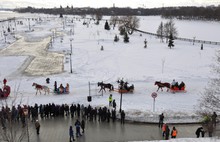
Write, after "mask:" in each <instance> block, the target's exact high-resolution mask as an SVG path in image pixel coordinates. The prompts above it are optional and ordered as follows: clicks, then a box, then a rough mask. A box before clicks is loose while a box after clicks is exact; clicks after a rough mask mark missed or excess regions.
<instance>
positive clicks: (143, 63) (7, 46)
mask: <svg viewBox="0 0 220 142" xmlns="http://www.w3.org/2000/svg"><path fill="white" fill-rule="evenodd" d="M0 14H2V13H0ZM4 15H6V14H4ZM8 15H11V14H8ZM3 17H4V16H3ZM40 17H41V18H40ZM26 18H29V20H28V19H26ZM104 18H109V17H104ZM39 19H41V20H39ZM140 19H141V25H140V29H141V30H146V31H149V32H154V33H155V32H156V29H157V27H158V25H159V23H160V22H161V19H160V17H157V16H156V17H151V16H150V17H140ZM19 21H22V22H23V24H19ZM19 21H17V20H16V21H11V22H2V23H0V24H1V27H0V31H1V35H0V49H1V50H0V66H1V70H0V81H1V83H2V80H3V79H4V78H6V79H8V84H9V85H10V86H11V88H12V93H11V95H10V97H9V98H7V100H6V101H7V103H10V102H12V100H14V99H15V98H16V100H17V103H20V102H22V104H29V105H33V104H35V103H38V104H45V103H52V102H53V103H56V104H61V103H68V104H71V103H80V104H85V105H88V104H90V105H92V106H94V107H95V106H107V105H108V97H109V94H110V93H111V94H113V99H115V100H116V103H117V109H119V106H120V94H119V93H118V92H116V91H114V92H108V91H107V92H104V93H103V95H102V93H101V92H100V93H99V92H98V91H99V89H100V88H99V87H98V86H97V82H100V81H103V82H105V83H111V84H113V85H114V87H115V88H117V86H118V84H117V82H116V81H117V80H118V79H121V78H123V79H124V80H125V81H128V82H129V85H131V84H134V86H135V90H134V93H127V94H123V98H122V109H123V110H125V112H126V118H127V119H130V120H135V121H144V122H157V121H158V115H159V114H160V113H164V114H165V121H166V122H167V123H175V122H180V123H181V122H183V123H185V122H195V121H199V119H197V114H196V111H197V110H199V108H198V106H197V104H198V100H199V99H200V97H201V92H203V89H204V87H205V86H206V85H207V83H208V81H209V77H211V72H210V71H211V68H210V66H211V65H212V64H213V63H214V62H215V59H214V58H215V52H216V50H218V48H219V46H214V45H204V50H200V47H201V44H197V43H195V45H192V43H189V42H183V41H175V42H174V44H175V47H174V48H172V49H169V48H168V47H167V44H166V43H161V42H160V40H159V39H157V38H155V37H153V36H149V35H145V34H142V36H140V33H137V32H135V33H134V34H133V35H131V36H130V42H129V43H126V44H125V43H124V42H123V37H122V36H119V38H120V40H119V42H114V41H113V40H114V36H115V35H116V34H117V35H119V31H118V30H117V29H118V28H115V29H113V28H112V27H111V30H110V31H106V30H104V24H105V21H101V22H100V25H95V24H94V23H95V22H94V21H93V20H89V19H86V20H83V19H79V18H77V19H76V18H74V17H73V16H71V17H70V16H68V17H66V18H63V19H62V18H58V16H56V17H55V16H51V15H39V14H37V15H30V14H28V16H26V17H25V18H24V17H23V18H22V19H20V20H19ZM84 21H85V22H87V23H89V24H88V25H83V22H84ZM146 21H147V22H146ZM151 21H152V22H151ZM175 22H176V26H177V29H178V30H179V36H180V37H181V35H182V36H183V37H186V38H192V36H196V39H197V37H198V38H199V37H201V38H202V39H204V40H212V41H219V39H218V38H219V37H218V36H217V35H218V33H219V23H217V22H209V23H207V22H201V21H197V22H195V21H193V23H192V22H190V21H189V22H187V21H175ZM15 23H16V24H15ZM150 23H151V24H150ZM8 25H9V26H10V27H12V28H13V31H12V32H13V34H12V35H10V34H9V33H8V34H7V36H6V38H5V35H4V34H3V31H6V30H7V27H8ZM183 25H184V26H185V27H186V28H185V29H183V27H182V26H183ZM198 25H202V26H201V27H200V26H198ZM195 28H196V30H197V31H204V29H209V30H210V31H212V32H206V34H203V33H201V32H198V33H197V32H196V31H195ZM150 29H151V30H152V29H154V30H153V31H151V30H150ZM15 39H18V40H17V41H16V40H15ZM145 39H146V40H147V42H148V43H147V48H144V40H145ZM71 46H72V56H71V59H72V60H71V61H72V70H73V73H70V66H71V64H70V63H71V62H70V52H71ZM102 46H103V47H104V50H103V51H101V50H100V49H101V47H102ZM163 66H164V67H163ZM46 78H50V84H46V81H45V79H46ZM173 79H175V80H176V81H178V82H181V81H184V82H185V84H186V90H187V92H186V93H175V94H173V93H170V92H166V91H163V92H162V91H158V92H157V94H158V96H157V98H156V101H155V111H153V98H152V97H151V94H152V93H153V92H155V91H156V90H157V86H155V85H154V82H155V81H162V82H170V83H171V82H172V80H173ZM54 81H57V83H58V85H60V84H61V83H62V84H63V85H64V86H65V85H66V83H69V84H70V93H69V94H68V95H55V94H53V93H52V90H53V86H54ZM33 82H36V83H39V84H42V85H47V86H48V87H49V88H51V93H50V94H49V95H43V94H42V95H35V93H36V90H35V89H34V87H32V84H33ZM89 82H90V83H91V92H90V94H91V96H92V102H87V96H88V95H89V86H88V83H89ZM17 89H18V91H17V92H16V91H15V90H17ZM21 100H22V101H21ZM2 102H5V100H4V101H2Z"/></svg>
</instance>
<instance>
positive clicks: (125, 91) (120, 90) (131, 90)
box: [118, 89, 134, 93]
mask: <svg viewBox="0 0 220 142" xmlns="http://www.w3.org/2000/svg"><path fill="white" fill-rule="evenodd" d="M133 92H134V89H130V90H126V89H118V93H133Z"/></svg>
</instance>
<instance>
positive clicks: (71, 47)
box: [70, 38, 73, 54]
mask: <svg viewBox="0 0 220 142" xmlns="http://www.w3.org/2000/svg"><path fill="white" fill-rule="evenodd" d="M72 41H73V38H70V50H71V54H72V53H73V45H72Z"/></svg>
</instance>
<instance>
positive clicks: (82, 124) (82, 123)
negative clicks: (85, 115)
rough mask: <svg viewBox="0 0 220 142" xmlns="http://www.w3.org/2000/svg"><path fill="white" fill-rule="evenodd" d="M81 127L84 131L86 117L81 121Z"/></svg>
mask: <svg viewBox="0 0 220 142" xmlns="http://www.w3.org/2000/svg"><path fill="white" fill-rule="evenodd" d="M81 128H82V133H84V132H85V121H84V119H83V120H82V121H81Z"/></svg>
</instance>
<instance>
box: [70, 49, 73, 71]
mask: <svg viewBox="0 0 220 142" xmlns="http://www.w3.org/2000/svg"><path fill="white" fill-rule="evenodd" d="M70 73H73V70H72V57H71V53H70Z"/></svg>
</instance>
